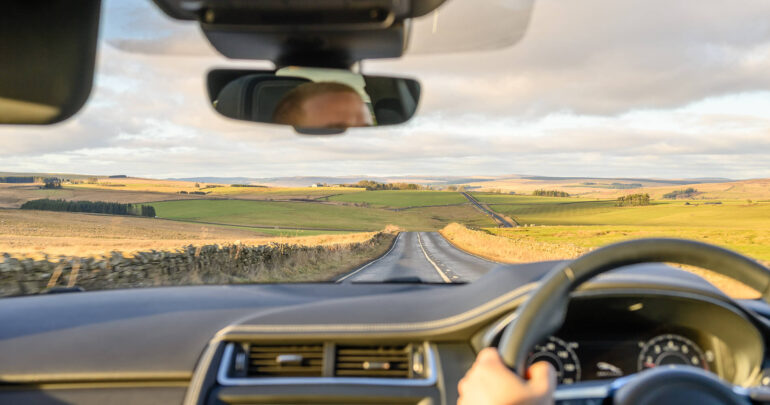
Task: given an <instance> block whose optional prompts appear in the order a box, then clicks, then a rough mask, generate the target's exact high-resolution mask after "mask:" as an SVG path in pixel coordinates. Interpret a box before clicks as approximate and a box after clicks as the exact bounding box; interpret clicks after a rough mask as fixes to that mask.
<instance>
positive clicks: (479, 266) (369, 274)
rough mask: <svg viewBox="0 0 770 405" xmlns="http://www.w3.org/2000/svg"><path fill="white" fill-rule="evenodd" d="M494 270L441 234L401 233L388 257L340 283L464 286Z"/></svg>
mask: <svg viewBox="0 0 770 405" xmlns="http://www.w3.org/2000/svg"><path fill="white" fill-rule="evenodd" d="M495 266H497V263H495V262H491V261H488V260H485V259H482V258H479V257H476V256H473V255H470V254H468V253H465V252H463V251H462V250H459V249H457V248H455V247H454V246H452V244H450V243H449V242H448V241H447V240H446V239H444V237H443V236H441V235H440V234H439V233H438V232H402V233H400V234H399V235H398V236H397V237H396V241H395V243H394V244H393V247H391V249H390V250H389V251H388V252H387V253H385V254H384V255H383V256H381V257H380V258H378V259H376V260H374V261H372V262H370V263H368V264H366V265H364V266H362V267H360V268H358V269H356V270H354V271H352V272H350V273H348V274H347V275H345V276H343V277H341V278H340V279H338V280H337V282H345V283H347V282H383V281H388V280H390V281H397V280H399V279H403V280H404V281H409V278H412V279H414V278H417V279H419V281H422V282H425V283H452V282H456V283H461V282H470V281H473V280H475V279H477V278H479V277H481V276H482V275H484V274H485V273H486V272H488V271H489V270H491V269H492V268H493V267H495ZM415 281H416V280H415Z"/></svg>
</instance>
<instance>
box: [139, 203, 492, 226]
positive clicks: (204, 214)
mask: <svg viewBox="0 0 770 405" xmlns="http://www.w3.org/2000/svg"><path fill="white" fill-rule="evenodd" d="M152 205H153V206H154V207H155V209H156V212H157V215H158V217H160V218H167V219H173V220H178V221H196V222H211V223H217V224H230V225H236V226H283V227H296V228H311V229H331V230H366V231H374V230H378V229H382V228H384V227H385V226H386V225H389V224H393V225H396V226H399V227H401V228H404V229H407V230H437V229H440V228H442V227H443V226H445V225H446V224H448V223H450V222H460V223H463V224H467V225H473V226H494V223H493V222H492V221H491V219H489V218H488V217H486V216H484V215H482V214H481V213H479V212H478V211H476V210H475V209H473V208H472V207H470V206H466V205H463V206H450V207H434V208H418V209H413V210H407V211H392V210H385V209H378V208H366V207H351V206H342V205H332V204H321V203H300V202H266V201H243V200H198V201H195V200H191V201H169V202H160V203H155V204H152Z"/></svg>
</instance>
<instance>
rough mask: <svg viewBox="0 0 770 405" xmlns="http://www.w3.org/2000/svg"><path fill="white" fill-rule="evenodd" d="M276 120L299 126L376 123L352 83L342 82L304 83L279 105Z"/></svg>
mask: <svg viewBox="0 0 770 405" xmlns="http://www.w3.org/2000/svg"><path fill="white" fill-rule="evenodd" d="M273 121H274V122H275V123H278V124H285V125H292V126H295V127H300V128H351V127H365V126H371V125H373V122H372V116H371V114H370V112H369V108H368V107H367V106H366V103H365V102H364V101H363V99H362V98H361V96H360V95H359V94H358V93H357V92H356V91H355V90H354V89H353V88H351V87H349V86H347V85H344V84H341V83H330V82H321V83H305V84H303V85H300V86H298V87H297V88H296V89H294V90H292V91H290V92H289V93H288V94H287V95H286V96H285V97H284V98H283V99H282V100H281V102H280V103H278V106H277V107H276V111H275V114H274V116H273Z"/></svg>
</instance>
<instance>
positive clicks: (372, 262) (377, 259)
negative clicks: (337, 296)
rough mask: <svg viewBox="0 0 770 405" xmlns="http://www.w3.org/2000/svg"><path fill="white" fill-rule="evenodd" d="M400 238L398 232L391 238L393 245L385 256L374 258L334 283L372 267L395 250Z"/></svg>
mask: <svg viewBox="0 0 770 405" xmlns="http://www.w3.org/2000/svg"><path fill="white" fill-rule="evenodd" d="M400 237H401V232H399V233H398V235H396V237H395V238H393V244H392V245H390V249H388V251H387V252H385V254H383V255H382V256H380V257H378V258H376V259H374V260H372V261H370V262H369V263H366V264H365V265H363V266H361V267H359V268H357V269H355V270H353V271H352V272H350V273H348V274H346V275H344V276H342V277H340V278H338V279H337V280H335V281H334V282H335V283H341V282H343V281H345V280H346V279H347V278H348V277H351V276H353V275H355V274H356V273H358V272H359V271H361V270H363V269H365V268H367V267H369V266H371V265H373V264H374V263H377V262H378V261H380V260H381V259H382V258H383V257H385V256H387V255H389V254H390V252H392V251H393V249H395V248H396V243H398V238H400Z"/></svg>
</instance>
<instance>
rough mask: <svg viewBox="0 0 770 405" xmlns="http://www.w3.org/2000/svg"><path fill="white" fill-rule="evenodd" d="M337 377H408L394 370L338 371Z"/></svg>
mask: <svg viewBox="0 0 770 405" xmlns="http://www.w3.org/2000/svg"><path fill="white" fill-rule="evenodd" d="M337 376H340V377H343V376H355V377H408V376H409V372H408V371H397V370H396V371H394V370H338V371H337Z"/></svg>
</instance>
